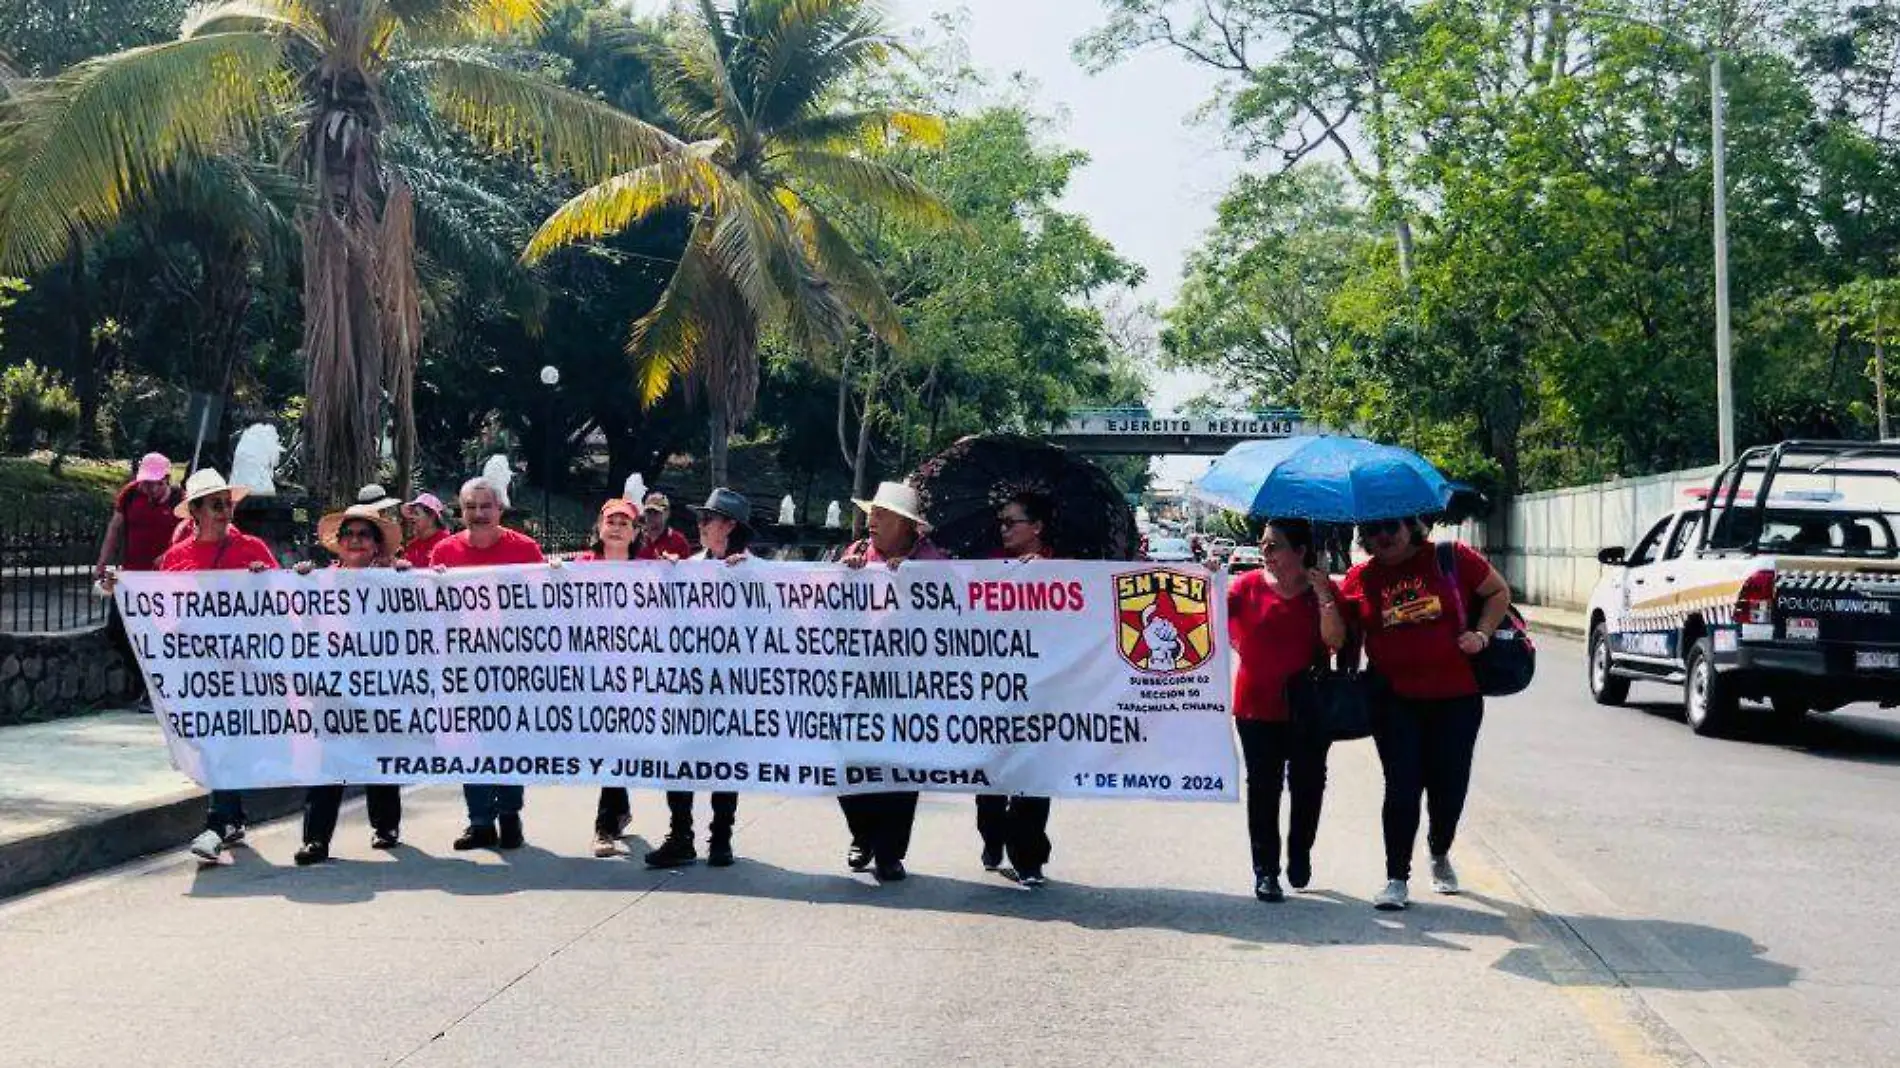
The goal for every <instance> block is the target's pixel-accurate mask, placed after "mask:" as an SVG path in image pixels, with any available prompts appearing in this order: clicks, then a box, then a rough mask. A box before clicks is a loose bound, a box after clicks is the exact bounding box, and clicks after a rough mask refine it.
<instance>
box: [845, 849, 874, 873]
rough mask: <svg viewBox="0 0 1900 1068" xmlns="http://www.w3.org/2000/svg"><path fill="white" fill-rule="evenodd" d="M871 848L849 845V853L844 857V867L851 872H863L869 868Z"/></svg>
mask: <svg viewBox="0 0 1900 1068" xmlns="http://www.w3.org/2000/svg"><path fill="white" fill-rule="evenodd" d="M871 862H872V857H871V847H870V846H861V845H859V844H857V843H856V842H853V843H851V852H849V853H846V854H845V855H844V866H845V867H847V868H850V869H851V870H852V871H864V870H865V869H867V868H869V867H870V866H871Z"/></svg>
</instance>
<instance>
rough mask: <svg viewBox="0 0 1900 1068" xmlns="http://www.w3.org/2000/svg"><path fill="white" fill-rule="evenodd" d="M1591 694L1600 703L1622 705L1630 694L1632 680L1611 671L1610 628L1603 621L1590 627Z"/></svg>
mask: <svg viewBox="0 0 1900 1068" xmlns="http://www.w3.org/2000/svg"><path fill="white" fill-rule="evenodd" d="M1590 696H1591V697H1593V698H1595V699H1596V703H1597V704H1600V705H1620V704H1622V703H1623V702H1625V701H1627V700H1629V696H1630V680H1628V679H1626V678H1622V677H1620V676H1617V675H1613V674H1611V673H1610V628H1609V627H1608V626H1606V625H1604V624H1602V623H1598V624H1597V625H1596V626H1594V627H1591V628H1590Z"/></svg>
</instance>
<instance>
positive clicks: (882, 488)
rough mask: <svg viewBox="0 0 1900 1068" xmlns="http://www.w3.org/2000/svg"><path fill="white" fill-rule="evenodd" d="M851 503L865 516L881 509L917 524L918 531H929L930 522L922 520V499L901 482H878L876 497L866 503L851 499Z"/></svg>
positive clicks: (915, 491)
mask: <svg viewBox="0 0 1900 1068" xmlns="http://www.w3.org/2000/svg"><path fill="white" fill-rule="evenodd" d="M851 503H852V504H855V505H857V506H858V508H859V509H861V510H862V511H863V512H864V514H865V515H870V514H871V509H873V508H882V509H884V510H885V511H887V512H890V513H892V514H893V515H901V516H903V517H904V518H905V519H908V520H910V521H911V522H913V523H915V524H917V529H918V530H921V531H925V532H928V531H929V530H930V521H929V520H927V519H925V518H924V502H923V498H922V497H921V496H920V495H919V494H918V492H917V490H916V488H915V487H912V486H907V485H905V484H904V483H902V482H880V483H878V484H877V495H876V496H874V497H872V498H871V499H870V500H868V501H860V500H857V499H855V498H853V499H852V501H851Z"/></svg>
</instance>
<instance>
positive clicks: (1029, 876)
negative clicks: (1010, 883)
mask: <svg viewBox="0 0 1900 1068" xmlns="http://www.w3.org/2000/svg"><path fill="white" fill-rule="evenodd" d="M1016 881H1017V882H1019V883H1021V884H1023V885H1024V886H1027V887H1029V888H1030V889H1032V890H1033V889H1035V888H1036V887H1039V886H1047V885H1048V883H1049V880H1048V879H1047V878H1045V877H1044V876H1043V874H1042V869H1041V868H1024V869H1023V870H1021V871H1019V872H1017V873H1016Z"/></svg>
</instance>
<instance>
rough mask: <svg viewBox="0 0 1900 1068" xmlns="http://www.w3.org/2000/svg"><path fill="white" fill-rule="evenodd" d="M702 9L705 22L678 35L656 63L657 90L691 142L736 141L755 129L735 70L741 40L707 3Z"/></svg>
mask: <svg viewBox="0 0 1900 1068" xmlns="http://www.w3.org/2000/svg"><path fill="white" fill-rule="evenodd" d="M700 7H701V18H700V19H698V20H690V21H688V22H686V23H685V24H684V25H682V26H680V27H679V28H678V29H676V30H675V33H674V36H673V38H672V40H671V41H669V42H668V44H667V45H666V47H665V48H664V49H663V50H662V52H661V54H660V55H659V56H657V57H655V60H656V61H655V62H654V64H653V79H654V87H655V89H657V90H658V92H659V96H660V101H661V103H662V104H663V105H664V106H665V107H666V109H667V113H668V114H669V115H672V116H673V118H674V120H675V121H676V122H677V123H678V124H679V126H680V128H681V131H682V132H683V133H684V134H685V135H686V136H688V137H691V138H694V139H696V140H701V141H703V140H707V139H710V138H713V137H725V138H727V139H728V140H733V141H736V140H739V139H741V138H742V137H743V136H745V135H747V134H748V133H749V132H750V131H751V130H752V129H753V122H752V118H751V115H750V114H749V113H748V111H747V109H746V105H745V101H744V99H743V98H742V96H741V95H740V91H739V85H738V83H737V82H736V80H735V79H734V71H733V70H732V68H731V62H732V57H733V51H734V49H735V48H736V47H737V45H736V38H735V37H734V35H733V34H732V33H731V32H730V28H729V27H727V25H726V24H725V21H724V17H723V16H722V14H721V13H720V12H719V10H718V9H717V8H715V7H714V6H713V5H712V4H711V3H710V2H708V0H701V4H700ZM735 147H738V146H735Z"/></svg>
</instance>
